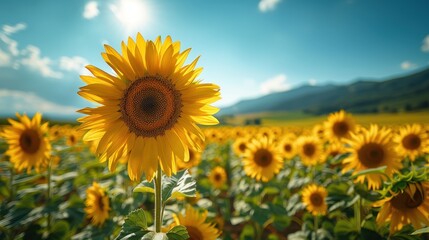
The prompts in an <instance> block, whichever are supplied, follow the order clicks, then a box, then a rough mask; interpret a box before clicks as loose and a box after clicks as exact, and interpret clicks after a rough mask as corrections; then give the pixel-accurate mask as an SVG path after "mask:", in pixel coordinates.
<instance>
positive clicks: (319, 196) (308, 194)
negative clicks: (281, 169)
mask: <svg viewBox="0 0 429 240" xmlns="http://www.w3.org/2000/svg"><path fill="white" fill-rule="evenodd" d="M327 196H328V191H327V190H326V189H325V188H324V187H322V186H318V185H316V184H310V185H308V186H307V187H305V188H304V190H302V202H303V203H304V205H305V207H306V209H307V211H309V212H310V213H311V214H313V215H314V216H317V215H325V214H326V212H327V210H328V205H327V203H326V197H327Z"/></svg>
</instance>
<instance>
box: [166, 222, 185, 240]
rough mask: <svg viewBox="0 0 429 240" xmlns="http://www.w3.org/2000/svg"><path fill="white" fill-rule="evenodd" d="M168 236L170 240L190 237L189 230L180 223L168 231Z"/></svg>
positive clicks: (183, 239) (181, 239) (182, 239)
mask: <svg viewBox="0 0 429 240" xmlns="http://www.w3.org/2000/svg"><path fill="white" fill-rule="evenodd" d="M167 237H168V239H169V240H186V239H189V238H190V236H189V234H188V230H186V227H185V226H182V225H178V226H175V227H173V228H172V229H170V231H168V233H167Z"/></svg>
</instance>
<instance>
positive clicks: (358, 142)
mask: <svg viewBox="0 0 429 240" xmlns="http://www.w3.org/2000/svg"><path fill="white" fill-rule="evenodd" d="M390 133H391V132H390V130H389V129H386V128H378V126H377V125H371V126H370V128H369V129H365V128H363V129H362V133H361V134H359V135H356V134H353V133H352V134H351V137H350V139H349V140H347V141H346V143H347V144H348V146H347V148H346V151H347V152H350V153H351V154H350V156H348V157H347V158H346V159H344V161H343V164H344V168H343V172H347V171H349V170H353V172H354V173H357V172H360V171H362V170H366V169H371V168H378V167H382V166H386V170H385V174H386V175H387V176H389V177H391V176H392V175H393V173H395V172H397V171H398V170H399V169H400V168H401V167H402V164H401V161H400V159H399V158H398V157H397V155H396V152H395V149H394V144H393V142H392V141H391V134H390ZM365 179H366V180H368V188H369V189H378V188H379V187H380V185H381V183H382V181H384V180H386V177H385V176H384V175H382V174H377V173H371V174H365V175H361V176H358V177H357V178H356V180H355V181H357V182H361V183H364V182H365Z"/></svg>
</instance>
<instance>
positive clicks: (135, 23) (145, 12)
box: [110, 0, 150, 33]
mask: <svg viewBox="0 0 429 240" xmlns="http://www.w3.org/2000/svg"><path fill="white" fill-rule="evenodd" d="M110 9H111V10H112V12H113V13H114V15H115V16H116V18H117V19H118V20H119V21H120V22H121V24H122V25H123V26H124V29H125V31H126V32H127V33H129V32H132V31H136V30H138V29H141V28H142V27H144V26H145V25H146V24H147V23H148V21H149V19H150V18H149V7H148V4H147V2H146V1H144V0H119V2H118V4H116V5H114V4H112V5H111V6H110Z"/></svg>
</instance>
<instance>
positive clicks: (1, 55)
mask: <svg viewBox="0 0 429 240" xmlns="http://www.w3.org/2000/svg"><path fill="white" fill-rule="evenodd" d="M9 64H10V56H9V54H7V53H6V52H3V50H1V49H0V67H2V66H9Z"/></svg>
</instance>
